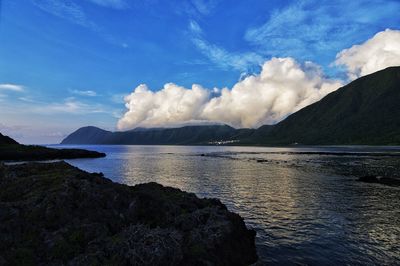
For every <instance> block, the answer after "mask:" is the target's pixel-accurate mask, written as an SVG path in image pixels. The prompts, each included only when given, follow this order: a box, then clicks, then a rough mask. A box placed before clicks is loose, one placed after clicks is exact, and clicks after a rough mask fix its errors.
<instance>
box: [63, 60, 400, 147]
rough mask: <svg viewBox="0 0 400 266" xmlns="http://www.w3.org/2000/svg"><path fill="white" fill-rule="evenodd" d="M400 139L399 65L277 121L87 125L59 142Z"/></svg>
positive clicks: (370, 141) (276, 143) (269, 142)
mask: <svg viewBox="0 0 400 266" xmlns="http://www.w3.org/2000/svg"><path fill="white" fill-rule="evenodd" d="M294 143H296V144H301V145H346V144H363V145H400V67H390V68H387V69H384V70H381V71H378V72H375V73H373V74H370V75H367V76H364V77H362V78H359V79H357V80H355V81H353V82H351V83H350V84H348V85H346V86H344V87H342V88H340V89H338V90H337V91H335V92H332V93H330V94H328V95H327V96H325V97H324V98H323V99H321V100H320V101H319V102H316V103H314V104H311V105H309V106H307V107H305V108H303V109H301V110H300V111H298V112H296V113H294V114H292V115H290V116H289V117H287V118H286V119H285V120H283V121H281V122H280V123H278V124H276V125H265V126H262V127H260V128H258V129H234V128H232V127H230V126H227V125H208V126H185V127H180V128H154V129H143V128H139V129H135V130H130V131H126V132H110V131H105V130H102V129H100V128H96V127H83V128H80V129H78V130H77V131H75V132H74V133H72V134H71V135H69V136H68V137H67V138H65V139H64V140H63V141H62V142H61V144H141V145H143V144H159V145H163V144H174V145H202V144H203V145H204V144H225V145H271V146H280V145H291V144H294Z"/></svg>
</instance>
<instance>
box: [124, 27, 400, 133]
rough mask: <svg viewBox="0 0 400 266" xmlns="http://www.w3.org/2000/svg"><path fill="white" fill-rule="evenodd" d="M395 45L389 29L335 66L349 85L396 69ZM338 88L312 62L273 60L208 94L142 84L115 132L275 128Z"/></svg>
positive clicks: (398, 38)
mask: <svg viewBox="0 0 400 266" xmlns="http://www.w3.org/2000/svg"><path fill="white" fill-rule="evenodd" d="M399 43H400V31H397V30H389V29H388V30H386V31H383V32H379V33H377V34H376V35H375V36H373V37H372V38H371V39H369V40H367V41H366V42H365V43H363V44H360V45H354V46H352V47H351V48H349V49H345V50H343V51H341V52H339V53H338V54H337V57H336V58H337V59H336V61H335V62H334V64H336V65H343V66H344V67H345V68H346V69H347V75H348V77H349V79H350V80H352V79H355V78H357V77H360V76H363V75H367V74H370V73H372V72H375V71H377V70H380V69H383V68H386V67H389V66H394V65H400V46H399V45H398V44H399ZM343 85H344V82H342V81H340V80H334V79H329V78H326V77H325V75H324V73H323V71H322V69H321V67H320V66H318V65H317V64H314V63H312V62H305V63H303V64H301V63H299V62H297V61H296V60H295V59H294V58H291V57H286V58H272V59H270V60H268V61H266V62H265V63H264V64H263V65H262V69H261V72H260V73H259V74H257V75H251V76H248V77H246V78H245V79H243V80H241V81H239V82H237V83H236V84H235V85H234V86H233V87H232V88H231V89H229V88H223V89H213V90H209V89H206V88H204V87H202V86H201V85H196V84H194V85H193V86H192V88H184V87H180V86H178V85H176V84H173V83H168V84H166V85H165V86H164V87H163V88H162V89H160V90H158V91H156V92H153V91H151V90H150V89H149V88H148V87H147V86H146V85H144V84H142V85H140V86H138V87H137V88H136V89H135V90H134V91H133V92H132V93H131V94H130V95H128V96H127V97H125V102H126V108H127V109H128V110H127V112H126V113H125V114H124V115H123V117H122V118H121V119H120V120H119V121H118V129H120V130H127V129H132V128H135V127H138V126H142V127H155V126H177V125H182V124H185V123H193V122H204V121H208V122H218V123H226V124H229V125H231V126H234V127H237V128H239V127H253V128H255V127H259V126H261V125H263V124H273V123H276V122H279V121H280V120H282V119H284V118H285V117H286V116H288V115H290V114H292V113H293V112H296V111H298V110H299V109H301V108H303V107H305V106H307V105H309V104H312V103H314V102H316V101H318V100H320V99H321V98H322V97H324V96H325V95H327V94H328V93H330V92H332V91H335V90H336V89H338V88H339V87H341V86H343Z"/></svg>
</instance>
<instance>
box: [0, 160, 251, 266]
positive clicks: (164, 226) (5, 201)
mask: <svg viewBox="0 0 400 266" xmlns="http://www.w3.org/2000/svg"><path fill="white" fill-rule="evenodd" d="M0 236H1V241H0V265H249V264H251V263H254V262H255V261H256V260H257V255H256V249H255V243H254V239H255V232H254V231H253V230H248V229H247V228H246V226H245V224H244V222H243V219H242V218H241V217H240V216H239V215H237V214H234V213H232V212H229V211H228V210H227V209H226V207H225V206H224V205H223V204H222V203H221V202H220V201H219V200H216V199H199V198H197V197H196V196H195V195H194V194H191V193H186V192H182V191H180V190H178V189H174V188H169V187H163V186H161V185H159V184H156V183H148V184H141V185H137V186H134V187H130V186H127V185H121V184H117V183H113V182H112V181H110V180H108V179H106V178H104V177H103V176H102V175H101V174H89V173H87V172H84V171H81V170H79V169H78V168H75V167H72V166H71V165H69V164H67V163H65V162H58V163H43V164H41V163H28V164H21V165H1V164H0Z"/></svg>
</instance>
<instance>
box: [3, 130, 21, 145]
mask: <svg viewBox="0 0 400 266" xmlns="http://www.w3.org/2000/svg"><path fill="white" fill-rule="evenodd" d="M10 144H18V142H16V141H15V140H13V139H12V138H10V137H8V136H4V135H3V134H1V133H0V145H10Z"/></svg>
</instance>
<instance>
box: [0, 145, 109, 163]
mask: <svg viewBox="0 0 400 266" xmlns="http://www.w3.org/2000/svg"><path fill="white" fill-rule="evenodd" d="M105 156H106V154H105V153H101V152H96V151H87V150H82V149H51V148H47V147H43V146H31V145H21V144H12V145H0V161H1V160H8V161H39V160H56V159H75V158H100V157H105Z"/></svg>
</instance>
